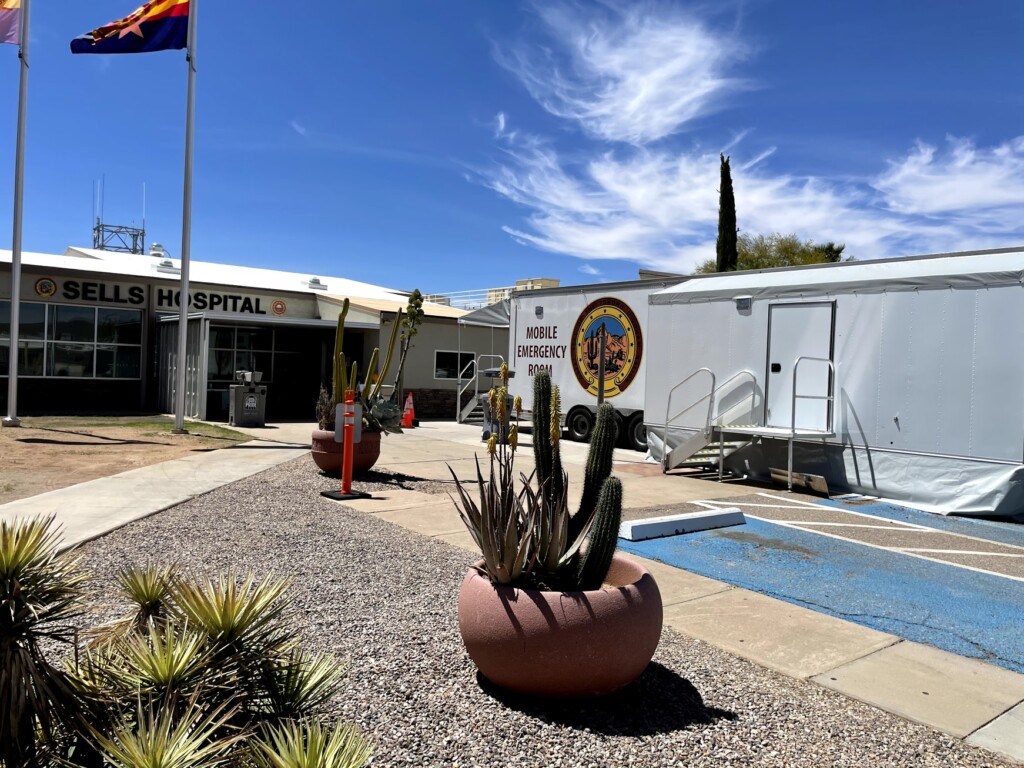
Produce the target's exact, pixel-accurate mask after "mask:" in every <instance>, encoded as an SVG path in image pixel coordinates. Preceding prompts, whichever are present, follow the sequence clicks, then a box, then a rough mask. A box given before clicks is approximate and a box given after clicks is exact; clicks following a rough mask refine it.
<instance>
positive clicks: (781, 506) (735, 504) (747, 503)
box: [692, 499, 878, 520]
mask: <svg viewBox="0 0 1024 768" xmlns="http://www.w3.org/2000/svg"><path fill="white" fill-rule="evenodd" d="M692 503H693V504H698V503H701V502H696V501H694V502H692ZM706 503H707V504H718V505H724V504H728V505H729V506H731V507H766V508H768V509H807V507H803V506H801V507H798V506H795V505H792V504H758V503H757V502H756V501H717V500H715V499H709V500H708V501H707V502H706ZM818 509H819V510H820V509H825V507H818ZM829 509H831V507H829ZM836 511H838V512H844V511H845V510H836ZM875 519H876V520H877V519H878V518H875Z"/></svg>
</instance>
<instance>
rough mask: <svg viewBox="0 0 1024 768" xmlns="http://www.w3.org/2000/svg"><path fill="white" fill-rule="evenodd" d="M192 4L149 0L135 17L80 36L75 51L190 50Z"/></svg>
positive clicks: (175, 0)
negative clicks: (189, 26)
mask: <svg viewBox="0 0 1024 768" xmlns="http://www.w3.org/2000/svg"><path fill="white" fill-rule="evenodd" d="M0 1H2V0H0ZM188 3H189V0H149V2H148V3H146V4H145V5H144V6H142V7H141V8H139V9H138V10H137V11H135V12H134V13H133V14H132V15H131V16H127V17H125V18H123V19H120V20H119V21H114V22H111V23H110V24H107V25H106V26H102V27H99V28H97V29H94V30H93V31H92V32H89V33H88V34H85V35H82V36H81V37H76V38H75V39H74V40H72V41H71V52H72V53H148V52H150V51H166V50H168V49H171V48H186V47H188Z"/></svg>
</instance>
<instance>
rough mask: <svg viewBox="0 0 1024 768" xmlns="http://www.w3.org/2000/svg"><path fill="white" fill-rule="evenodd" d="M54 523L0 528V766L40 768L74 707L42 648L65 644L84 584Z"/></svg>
mask: <svg viewBox="0 0 1024 768" xmlns="http://www.w3.org/2000/svg"><path fill="white" fill-rule="evenodd" d="M59 537H60V531H59V530H58V529H57V528H56V527H55V526H54V521H53V517H52V516H51V517H47V518H41V519H32V520H21V521H14V522H7V521H0V765H7V766H18V765H23V764H24V765H31V764H42V763H43V760H42V759H41V756H40V753H39V750H40V749H42V750H45V749H46V748H47V747H49V746H51V745H52V744H53V743H54V741H55V739H56V738H57V737H58V736H59V734H60V732H61V726H62V725H66V724H68V723H69V722H72V721H73V720H74V719H75V718H76V717H77V712H78V709H79V699H78V695H77V692H76V690H75V688H74V686H73V685H72V684H71V683H70V681H69V679H68V677H67V675H66V673H65V671H64V670H63V668H61V667H60V666H55V665H53V664H51V663H50V661H49V660H48V659H47V657H46V654H45V653H44V651H43V649H42V647H41V643H42V641H43V640H51V641H53V640H55V641H58V642H65V643H71V642H72V641H73V639H74V633H73V630H72V628H71V627H70V626H69V625H68V622H69V620H70V619H71V618H72V617H74V616H75V614H76V613H77V610H76V601H77V599H78V598H79V596H80V594H81V583H82V581H83V580H84V576H83V575H81V574H80V573H78V571H77V567H78V558H77V557H76V556H74V555H72V554H69V553H66V552H65V553H60V552H58V549H57V544H58V541H59Z"/></svg>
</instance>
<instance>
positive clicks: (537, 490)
mask: <svg viewBox="0 0 1024 768" xmlns="http://www.w3.org/2000/svg"><path fill="white" fill-rule="evenodd" d="M500 375H501V386H500V387H498V388H497V389H495V390H491V392H490V395H489V403H488V404H489V407H490V408H491V409H492V416H493V418H492V419H491V420H492V422H493V423H497V424H499V425H502V426H500V427H499V429H498V431H497V433H496V434H492V435H491V437H490V438H489V439H488V443H487V451H488V454H490V475H489V479H487V480H485V479H484V475H483V472H482V470H481V468H480V462H479V460H477V482H476V485H477V490H478V493H477V499H478V500H479V501H477V500H475V499H474V498H473V496H471V495H470V494H469V492H468V491H467V490H466V488H465V487H464V486H463V484H462V483H461V482H460V481H459V479H458V477H457V476H456V475H455V473H454V471H452V470H451V468H450V467H449V471H451V472H452V477H453V478H454V479H455V487H456V493H457V495H458V499H457V501H456V502H455V503H456V507H457V508H458V510H459V515H460V517H461V518H462V520H463V522H464V523H465V525H466V528H467V529H468V530H469V533H470V535H471V536H472V537H473V540H474V541H475V542H476V544H477V546H478V547H480V552H481V554H482V556H483V565H482V570H483V571H484V572H485V573H486V574H487V575H488V577H489V578H490V579H491V581H493V582H495V583H496V584H521V585H524V586H535V587H539V588H542V589H597V588H598V587H600V586H601V583H602V581H603V580H604V577H605V576H606V575H607V573H608V568H609V566H610V564H611V560H612V555H613V554H614V552H615V547H616V544H617V540H618V529H619V521H620V519H621V516H622V485H621V483H620V482H619V480H618V479H617V478H615V477H611V476H610V473H611V466H612V450H613V448H614V440H615V411H614V409H613V408H612V407H611V406H610V405H607V404H605V405H602V406H600V407H599V408H598V414H597V422H596V424H595V426H594V432H593V435H592V438H591V443H590V452H589V455H588V458H587V467H586V472H585V476H584V477H585V479H584V486H583V499H582V502H581V504H580V507H579V510H578V511H577V512H576V514H571V513H570V512H569V504H568V491H567V485H568V478H567V475H566V473H565V471H564V470H563V469H562V463H561V454H560V451H559V443H560V438H561V406H560V398H559V393H558V387H553V386H552V385H551V380H550V377H549V376H548V374H547V372H546V371H541V372H539V373H538V374H537V375H536V376H535V377H534V406H533V414H534V423H533V449H534V461H535V464H536V469H535V470H534V473H533V474H532V475H530V476H529V477H527V476H525V475H522V474H521V475H520V485H519V488H518V490H517V488H516V484H515V479H514V476H515V455H516V451H517V449H518V445H519V423H518V418H519V415H520V414H521V413H522V402H521V401H520V400H519V398H516V400H515V401H514V404H513V409H514V410H515V413H516V422H515V423H514V424H512V425H511V426H510V427H508V431H507V433H506V431H505V429H506V428H505V427H504V426H503V425H504V424H505V423H506V421H507V419H506V416H508V414H506V413H505V409H506V408H507V402H508V395H507V391H508V390H507V387H508V367H507V366H506V365H502V366H501V371H500Z"/></svg>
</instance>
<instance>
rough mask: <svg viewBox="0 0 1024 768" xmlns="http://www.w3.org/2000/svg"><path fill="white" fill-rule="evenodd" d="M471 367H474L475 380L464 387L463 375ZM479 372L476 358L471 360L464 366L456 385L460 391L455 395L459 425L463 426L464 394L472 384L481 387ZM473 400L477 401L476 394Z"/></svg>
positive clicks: (456, 415) (456, 418)
mask: <svg viewBox="0 0 1024 768" xmlns="http://www.w3.org/2000/svg"><path fill="white" fill-rule="evenodd" d="M470 366H472V368H473V378H472V379H470V380H469V381H467V382H466V386H462V378H463V374H464V373H466V371H468V370H469V368H470ZM479 371H480V369H479V368H478V367H477V364H476V358H475V357H474V358H473V359H472V360H470V361H469V362H468V363H466V364H465V365H464V366H462V370H461V371H459V380H458V383H457V384H456V389H457V390H458V391H457V392H456V393H455V422H456V423H457V424H461V423H462V393H463V392H465V391H466V390H467V389H469V386H470V384H475V385H476V386H477V387H479V386H480V385H479V381H480V373H479ZM473 400H474V402H475V401H476V395H475V394H474V396H473Z"/></svg>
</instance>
